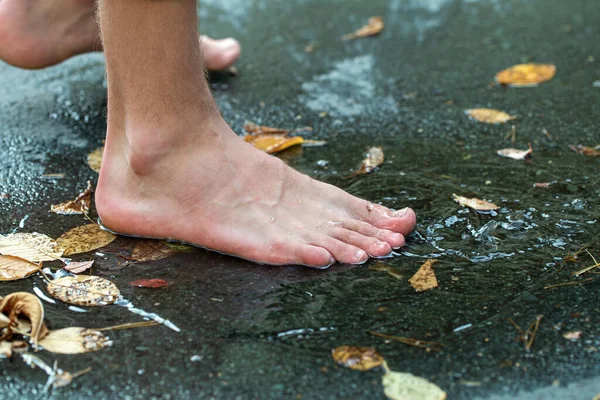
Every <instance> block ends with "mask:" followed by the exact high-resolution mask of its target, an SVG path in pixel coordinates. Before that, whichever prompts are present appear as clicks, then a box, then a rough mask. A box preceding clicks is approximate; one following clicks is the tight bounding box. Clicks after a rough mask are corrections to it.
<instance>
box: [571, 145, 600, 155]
mask: <svg viewBox="0 0 600 400" xmlns="http://www.w3.org/2000/svg"><path fill="white" fill-rule="evenodd" d="M569 147H570V148H571V150H573V151H574V152H575V153H577V154H581V155H582V156H588V157H598V156H600V149H598V147H600V146H596V147H588V146H582V145H577V146H573V145H570V146H569Z"/></svg>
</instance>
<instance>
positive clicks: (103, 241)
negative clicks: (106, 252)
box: [56, 224, 117, 256]
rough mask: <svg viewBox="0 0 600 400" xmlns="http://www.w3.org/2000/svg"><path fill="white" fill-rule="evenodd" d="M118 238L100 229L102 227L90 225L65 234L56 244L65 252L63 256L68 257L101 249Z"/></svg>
mask: <svg viewBox="0 0 600 400" xmlns="http://www.w3.org/2000/svg"><path fill="white" fill-rule="evenodd" d="M116 238H117V236H115V235H114V234H112V233H110V232H108V231H105V230H103V229H102V228H100V225H98V224H88V225H83V226H78V227H77V228H73V229H71V230H70V231H68V232H66V233H63V234H62V235H61V236H60V237H59V238H58V239H56V243H57V244H58V247H59V248H60V249H62V250H63V254H64V255H65V256H68V255H71V254H79V253H86V252H88V251H92V250H96V249H99V248H100V247H104V246H106V245H107V244H109V243H110V242H112V241H113V240H115V239H116Z"/></svg>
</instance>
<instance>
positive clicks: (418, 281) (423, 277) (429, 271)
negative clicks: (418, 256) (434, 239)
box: [408, 259, 438, 292]
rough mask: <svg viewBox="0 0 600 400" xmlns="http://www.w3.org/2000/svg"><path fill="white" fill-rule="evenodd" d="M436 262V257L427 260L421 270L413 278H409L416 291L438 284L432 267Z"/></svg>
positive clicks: (422, 290)
mask: <svg viewBox="0 0 600 400" xmlns="http://www.w3.org/2000/svg"><path fill="white" fill-rule="evenodd" d="M436 262H437V260H434V259H429V260H427V261H425V263H424V264H423V265H421V267H420V268H419V270H418V271H417V272H416V273H415V274H414V275H413V276H412V278H410V279H409V280H408V282H410V284H411V286H412V287H413V288H414V289H415V291H417V292H424V291H426V290H429V289H433V288H436V287H437V286H438V281H437V278H436V277H435V273H434V272H433V268H432V266H433V264H435V263H436Z"/></svg>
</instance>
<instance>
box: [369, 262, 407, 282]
mask: <svg viewBox="0 0 600 400" xmlns="http://www.w3.org/2000/svg"><path fill="white" fill-rule="evenodd" d="M369 269H370V270H372V271H385V272H387V273H388V274H390V275H391V276H393V277H394V278H396V279H403V276H402V274H401V273H400V272H399V271H398V269H396V268H394V267H392V266H390V265H387V264H384V263H382V262H377V263H375V264H373V265H370V266H369Z"/></svg>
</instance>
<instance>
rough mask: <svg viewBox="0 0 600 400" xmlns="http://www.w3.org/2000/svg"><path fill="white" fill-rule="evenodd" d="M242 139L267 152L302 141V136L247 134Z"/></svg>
mask: <svg viewBox="0 0 600 400" xmlns="http://www.w3.org/2000/svg"><path fill="white" fill-rule="evenodd" d="M244 140H245V141H246V142H248V143H250V144H251V145H252V146H254V147H256V148H257V149H259V150H262V151H264V152H265V153H268V154H273V153H278V152H280V151H283V150H285V149H287V148H289V147H292V146H296V145H299V144H302V143H303V142H304V138H302V137H301V136H293V137H287V136H285V135H278V134H268V135H248V136H244Z"/></svg>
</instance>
